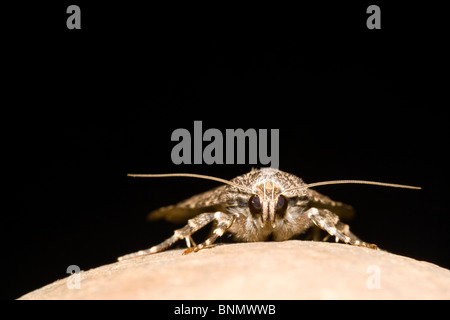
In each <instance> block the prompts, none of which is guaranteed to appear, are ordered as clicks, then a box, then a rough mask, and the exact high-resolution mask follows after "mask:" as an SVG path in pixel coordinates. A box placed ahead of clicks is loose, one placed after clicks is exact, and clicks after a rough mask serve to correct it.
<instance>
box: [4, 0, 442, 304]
mask: <svg viewBox="0 0 450 320" xmlns="http://www.w3.org/2000/svg"><path fill="white" fill-rule="evenodd" d="M69 4H74V3H64V2H63V3H61V2H59V3H58V4H54V5H50V4H46V5H43V4H34V5H32V6H31V5H26V4H22V5H20V6H18V7H16V8H14V9H11V10H9V11H8V12H7V14H6V15H8V16H9V17H12V19H8V20H7V21H8V22H7V23H8V25H7V29H6V30H7V32H6V34H5V36H4V38H3V39H4V41H5V43H6V45H5V51H6V56H7V57H6V58H5V60H4V62H5V66H4V68H5V72H4V77H5V78H7V84H6V85H4V86H3V90H4V92H5V94H4V98H5V100H4V102H3V103H2V105H3V111H2V113H3V117H2V119H3V122H4V124H3V127H2V128H3V129H4V133H3V135H2V136H3V141H4V143H3V151H4V153H3V158H4V159H6V160H7V161H6V165H5V167H4V172H6V177H5V179H4V180H3V182H4V185H5V186H6V189H7V190H8V191H7V192H5V193H4V195H5V200H4V204H5V205H4V209H3V210H2V211H3V212H2V216H1V240H2V241H1V243H2V255H1V256H2V258H1V268H2V274H3V275H4V276H3V279H2V285H1V288H2V290H1V297H2V298H7V299H11V298H17V297H19V296H21V295H23V294H25V293H27V292H29V291H31V290H34V289H37V288H39V287H41V286H44V285H46V284H48V283H50V282H52V281H54V280H57V279H60V278H63V277H65V276H67V274H66V269H67V267H68V266H69V265H73V264H75V265H78V266H80V268H81V269H82V270H88V269H90V268H94V267H97V266H100V265H103V264H106V263H112V262H114V261H115V260H116V258H117V257H118V256H120V255H123V254H126V253H130V252H134V251H137V250H139V249H144V248H148V247H150V246H152V245H154V244H156V243H158V242H159V241H162V240H164V239H165V238H166V237H168V236H169V235H170V234H171V232H172V231H173V230H174V229H175V228H176V227H179V226H174V225H170V224H168V223H165V222H156V223H148V222H146V221H145V217H146V214H147V213H148V212H150V211H151V210H153V209H156V208H159V207H161V206H164V205H168V204H172V203H176V202H178V201H180V200H183V199H185V198H187V197H189V196H191V195H193V194H196V193H199V192H202V191H205V190H208V189H209V188H212V187H214V186H217V183H215V182H212V181H203V180H194V179H187V178H179V179H153V180H152V179H132V178H127V177H126V174H127V173H165V172H193V173H202V174H209V175H215V176H218V177H221V178H225V179H231V178H233V177H235V176H237V175H241V174H243V173H245V172H247V171H249V170H250V169H251V167H252V166H251V165H231V164H229V165H227V164H224V165H178V166H177V165H174V164H173V163H172V161H171V158H170V154H171V150H172V148H173V147H174V145H175V144H176V143H175V142H172V141H171V139H170V138H171V134H172V132H173V131H174V130H175V129H177V128H186V129H188V130H189V131H190V132H191V133H193V123H194V120H202V121H203V130H206V129H208V128H218V129H220V130H222V132H223V133H224V132H225V129H237V128H243V129H244V130H246V129H248V128H255V129H275V128H277V129H279V130H280V155H279V158H280V169H281V170H283V171H287V172H290V173H292V174H295V175H297V176H299V177H302V178H303V179H304V180H305V181H306V182H316V181H323V180H334V179H365V180H375V181H383V182H392V183H402V184H411V185H417V186H421V187H423V190H421V191H413V190H401V189H391V188H381V187H373V186H355V185H339V186H326V187H321V188H320V189H318V190H319V192H322V193H324V194H327V195H329V196H330V197H332V198H333V199H336V200H340V201H343V202H346V203H349V204H352V205H353V206H354V207H355V209H356V211H357V216H356V217H355V219H354V220H353V221H352V222H351V223H350V225H351V227H352V230H353V231H354V233H355V234H357V235H358V236H360V237H361V238H362V239H363V240H365V241H367V242H372V243H376V244H377V245H379V246H380V247H381V248H383V249H386V250H388V251H391V252H393V253H397V254H401V255H405V256H408V257H412V258H415V259H419V260H426V261H429V262H433V263H436V264H438V265H440V266H442V267H446V268H449V267H450V258H449V255H448V248H449V239H448V231H447V230H448V223H449V217H448V214H449V210H448V207H447V195H448V192H449V187H448V160H449V156H448V154H447V152H446V151H447V150H446V149H447V148H448V138H447V136H448V134H449V129H448V121H449V116H448V111H447V108H448V102H446V101H448V100H442V99H441V98H440V96H442V95H443V93H444V90H446V91H448V83H446V82H445V80H443V79H441V78H440V77H439V76H440V75H441V74H445V72H444V71H443V70H444V67H446V66H445V65H444V64H443V61H444V60H443V57H445V53H444V50H443V46H444V43H445V41H444V38H443V37H441V34H440V32H439V31H440V30H441V29H440V27H439V25H438V22H439V21H440V20H439V19H436V18H435V17H436V15H437V13H438V11H439V9H438V8H432V7H426V6H425V5H417V6H413V5H409V6H408V5H398V7H397V6H393V5H392V4H387V3H384V2H378V3H377V4H378V5H380V7H381V12H382V22H381V23H382V25H381V27H382V29H381V30H368V29H367V27H366V19H367V17H368V16H369V15H368V14H367V13H366V8H367V6H368V5H369V4H372V3H361V2H359V3H358V4H347V5H343V4H335V5H330V4H328V3H318V5H316V6H306V5H302V6H299V7H281V6H279V7H276V6H275V5H274V4H271V5H269V6H263V5H258V6H256V5H255V7H251V8H242V7H240V6H235V7H225V5H223V6H224V7H214V8H213V7H207V6H200V5H199V6H198V7H194V6H193V5H191V4H189V5H188V6H184V7H181V6H179V5H178V4H171V5H169V6H168V7H164V8H163V7H159V6H158V7H156V6H150V5H147V6H143V5H142V4H133V3H130V2H126V3H125V2H124V3H119V2H118V3H112V2H105V3H102V4H100V3H98V4H97V5H95V6H94V5H93V4H92V3H87V2H78V3H77V4H78V5H79V6H80V8H81V27H82V29H81V30H68V29H67V28H66V19H67V17H68V14H66V8H67V6H68V5H69ZM4 30H5V29H4ZM205 145H206V143H205ZM181 245H182V244H181Z"/></svg>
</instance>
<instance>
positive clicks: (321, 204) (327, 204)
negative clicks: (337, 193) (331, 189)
mask: <svg viewBox="0 0 450 320" xmlns="http://www.w3.org/2000/svg"><path fill="white" fill-rule="evenodd" d="M309 191H310V192H311V197H310V205H311V206H312V207H314V208H321V209H328V210H330V211H331V212H333V213H335V214H337V215H338V216H339V218H341V219H343V220H349V219H351V218H353V216H354V215H355V210H354V209H353V207H352V206H351V205H348V204H345V203H342V202H339V201H334V200H331V199H330V198H329V197H327V196H325V195H323V194H321V193H319V192H317V191H315V190H311V189H309Z"/></svg>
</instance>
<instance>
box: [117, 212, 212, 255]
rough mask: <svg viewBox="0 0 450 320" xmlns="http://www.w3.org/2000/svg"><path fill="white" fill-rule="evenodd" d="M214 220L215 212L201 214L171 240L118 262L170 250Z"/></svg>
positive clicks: (190, 220)
mask: <svg viewBox="0 0 450 320" xmlns="http://www.w3.org/2000/svg"><path fill="white" fill-rule="evenodd" d="M214 219H215V218H214V213H213V212H205V213H202V214H199V215H198V216H196V217H194V218H192V219H189V220H188V222H187V225H185V226H184V227H183V228H181V229H178V230H175V231H174V233H173V236H171V237H170V238H168V239H166V240H165V241H163V242H161V243H160V244H157V245H156V246H153V247H151V248H150V249H146V250H140V251H138V252H135V253H130V254H127V255H125V256H122V257H119V258H118V260H119V261H122V260H125V259H131V258H134V257H137V256H143V255H146V254H152V253H157V252H161V251H164V250H166V249H167V248H169V247H170V246H171V245H173V244H174V243H175V242H177V241H178V240H180V239H186V238H190V237H191V235H192V234H193V233H194V232H196V231H197V230H199V229H201V228H203V227H204V226H206V225H207V224H208V223H210V222H211V221H213V220H214ZM190 239H192V238H190Z"/></svg>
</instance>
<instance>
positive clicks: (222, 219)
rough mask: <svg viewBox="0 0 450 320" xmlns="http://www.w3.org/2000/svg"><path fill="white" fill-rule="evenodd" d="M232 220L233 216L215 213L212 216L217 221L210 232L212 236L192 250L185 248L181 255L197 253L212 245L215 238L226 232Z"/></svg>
mask: <svg viewBox="0 0 450 320" xmlns="http://www.w3.org/2000/svg"><path fill="white" fill-rule="evenodd" d="M234 218H235V217H234V216H231V217H230V216H229V215H226V214H224V213H222V212H220V211H218V212H216V213H215V214H214V219H215V220H216V221H217V226H216V228H215V229H214V231H213V232H212V235H211V236H210V237H209V238H208V239H206V240H205V241H204V242H202V243H200V244H199V245H196V246H195V247H192V248H187V249H186V250H185V251H184V253H183V254H188V253H191V252H197V251H199V250H202V249H204V248H205V247H208V246H210V245H212V244H213V243H214V241H216V240H217V238H219V237H221V236H222V235H223V234H224V233H225V231H227V230H228V229H229V228H230V227H231V225H232V224H233V222H234Z"/></svg>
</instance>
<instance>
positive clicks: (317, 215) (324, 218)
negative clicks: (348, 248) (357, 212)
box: [306, 208, 378, 249]
mask: <svg viewBox="0 0 450 320" xmlns="http://www.w3.org/2000/svg"><path fill="white" fill-rule="evenodd" d="M306 213H307V214H308V218H310V219H311V221H312V222H313V223H314V224H315V225H316V226H318V227H319V228H321V229H323V230H325V231H326V232H328V233H329V234H330V235H331V236H335V237H336V239H339V240H341V241H343V242H345V243H347V244H351V245H354V246H360V247H366V248H371V249H378V247H377V246H376V245H375V244H371V243H367V242H364V241H361V240H359V239H358V237H356V236H355V235H354V234H353V233H351V232H350V228H349V226H348V225H347V224H345V223H342V222H340V221H339V217H338V216H337V215H336V214H334V213H333V212H331V211H330V210H327V209H317V208H310V209H308V210H307V211H306Z"/></svg>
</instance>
